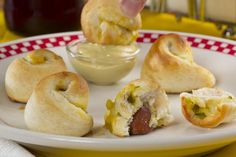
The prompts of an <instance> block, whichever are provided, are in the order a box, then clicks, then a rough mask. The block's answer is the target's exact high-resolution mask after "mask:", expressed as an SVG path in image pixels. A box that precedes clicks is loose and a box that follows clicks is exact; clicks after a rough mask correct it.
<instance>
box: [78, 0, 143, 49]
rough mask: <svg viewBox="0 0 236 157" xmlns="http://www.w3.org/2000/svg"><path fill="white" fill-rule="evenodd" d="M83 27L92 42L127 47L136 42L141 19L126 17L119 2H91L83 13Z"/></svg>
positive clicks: (107, 0) (115, 0)
mask: <svg viewBox="0 0 236 157" xmlns="http://www.w3.org/2000/svg"><path fill="white" fill-rule="evenodd" d="M81 25H82V30H83V33H84V35H85V37H86V38H87V40H88V41H90V42H93V43H98V44H111V45H127V44H130V43H132V42H134V41H136V38H137V37H138V29H140V28H141V17H140V15H139V14H138V15H137V16H136V17H134V18H130V17H127V16H125V15H124V14H123V13H122V11H121V9H120V3H119V0H89V1H88V2H87V3H86V5H85V6H84V8H83V11H82V15H81Z"/></svg>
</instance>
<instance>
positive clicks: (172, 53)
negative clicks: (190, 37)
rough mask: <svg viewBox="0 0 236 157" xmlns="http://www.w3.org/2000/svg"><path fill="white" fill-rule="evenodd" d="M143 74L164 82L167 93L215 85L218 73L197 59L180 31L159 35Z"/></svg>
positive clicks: (158, 81) (163, 86)
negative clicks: (204, 66)
mask: <svg viewBox="0 0 236 157" xmlns="http://www.w3.org/2000/svg"><path fill="white" fill-rule="evenodd" d="M141 78H143V79H151V80H152V81H154V82H156V83H158V84H160V86H161V87H162V88H163V89H164V90H165V91H166V92H167V93H180V92H187V91H192V90H194V89H199V88H204V87H213V86H214V85H215V77H214V75H213V74H212V73H211V72H210V71H209V70H207V69H205V68H203V67H202V66H200V65H198V64H196V63H195V62H194V60H193V56H192V50H191V47H190V45H189V43H188V42H187V41H186V40H185V39H183V38H181V36H179V35H177V34H167V35H163V36H161V37H159V38H158V39H157V40H156V41H155V43H154V44H153V45H152V47H151V49H150V50H149V52H148V54H147V56H146V58H145V61H144V63H143V67H142V71H141Z"/></svg>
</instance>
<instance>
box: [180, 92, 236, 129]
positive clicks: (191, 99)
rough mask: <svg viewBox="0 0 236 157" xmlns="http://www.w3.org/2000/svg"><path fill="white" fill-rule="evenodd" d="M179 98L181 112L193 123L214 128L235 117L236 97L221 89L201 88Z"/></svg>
mask: <svg viewBox="0 0 236 157" xmlns="http://www.w3.org/2000/svg"><path fill="white" fill-rule="evenodd" d="M180 98H181V104H182V113H183V115H184V117H185V118H186V119H187V120H188V121H189V122H191V123H192V124H193V125H196V126H199V127H204V128H214V127H217V126H218V125H220V124H222V123H227V122H231V121H232V120H234V119H236V99H235V98H234V96H233V95H232V94H230V93H228V92H225V91H223V90H220V89H214V88H202V89H198V90H193V93H192V94H189V93H182V94H181V95H180Z"/></svg>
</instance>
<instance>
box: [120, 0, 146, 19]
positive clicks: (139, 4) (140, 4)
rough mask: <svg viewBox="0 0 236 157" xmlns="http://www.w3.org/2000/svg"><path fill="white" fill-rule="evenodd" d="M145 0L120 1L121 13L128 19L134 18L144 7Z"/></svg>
mask: <svg viewBox="0 0 236 157" xmlns="http://www.w3.org/2000/svg"><path fill="white" fill-rule="evenodd" d="M145 2H146V0H120V7H121V10H122V12H123V13H124V14H125V15H126V16H129V17H135V16H136V15H137V14H138V13H139V12H140V11H141V10H142V9H143V8H144V5H145Z"/></svg>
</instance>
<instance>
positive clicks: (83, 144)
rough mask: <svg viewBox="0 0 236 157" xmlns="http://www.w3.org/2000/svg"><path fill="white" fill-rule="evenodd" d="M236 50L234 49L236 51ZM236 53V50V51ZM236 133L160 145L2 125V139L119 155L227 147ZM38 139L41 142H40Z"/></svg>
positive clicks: (198, 137) (0, 127)
mask: <svg viewBox="0 0 236 157" xmlns="http://www.w3.org/2000/svg"><path fill="white" fill-rule="evenodd" d="M140 32H141V33H158V34H167V33H178V34H180V35H183V36H190V37H194V38H200V39H208V40H213V41H219V42H222V43H226V44H232V45H234V47H235V46H236V42H235V41H231V40H227V39H221V38H217V37H211V36H206V35H198V34H191V33H182V32H174V31H155V30H142V31H140ZM72 34H79V35H81V34H82V33H81V32H66V33H56V34H48V35H41V36H35V37H30V38H25V39H19V40H15V41H11V42H7V43H4V44H0V48H1V47H4V46H7V45H12V44H13V45H14V44H16V43H23V42H25V41H29V40H36V39H41V38H51V37H57V36H68V35H72ZM232 49H233V50H234V48H232ZM235 51H236V50H235ZM0 61H1V60H0ZM235 135H236V130H234V129H231V130H227V132H225V133H221V134H219V133H212V134H206V135H195V136H192V137H191V138H189V137H186V138H182V139H181V140H179V139H172V140H171V141H165V142H163V141H162V142H161V143H160V142H158V141H143V140H139V138H138V137H135V138H120V139H105V138H104V139H103V138H88V137H69V136H61V135H50V134H45V133H38V132H32V131H28V130H24V129H18V128H14V127H11V126H7V125H4V124H1V123H0V136H1V137H4V138H7V139H11V140H14V141H17V142H22V143H28V144H35V145H42V146H49V147H57V148H71V149H72V148H73V149H78V148H79V149H84V150H116V151H124V150H126V151H129V150H134V149H135V150H140V151H141V150H168V149H180V148H181V149H182V148H191V147H196V146H207V145H209V144H210V143H211V144H213V143H224V142H233V141H234V140H235V139H236V137H235ZM36 139H37V140H36ZM219 141H220V142H219Z"/></svg>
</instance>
